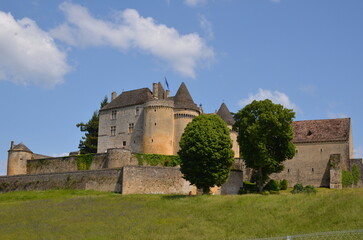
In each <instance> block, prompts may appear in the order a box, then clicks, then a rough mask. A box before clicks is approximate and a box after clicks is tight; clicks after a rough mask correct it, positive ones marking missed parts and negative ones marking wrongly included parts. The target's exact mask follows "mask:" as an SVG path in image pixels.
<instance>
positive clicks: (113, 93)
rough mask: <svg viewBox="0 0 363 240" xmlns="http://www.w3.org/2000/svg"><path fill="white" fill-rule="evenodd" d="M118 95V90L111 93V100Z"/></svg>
mask: <svg viewBox="0 0 363 240" xmlns="http://www.w3.org/2000/svg"><path fill="white" fill-rule="evenodd" d="M116 97H117V93H116V92H112V93H111V101H113V100H115V98H116Z"/></svg>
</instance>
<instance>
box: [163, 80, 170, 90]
mask: <svg viewBox="0 0 363 240" xmlns="http://www.w3.org/2000/svg"><path fill="white" fill-rule="evenodd" d="M164 78H165V85H166V87H167V88H168V90H170V89H169V83H168V80H167V79H166V77H164Z"/></svg>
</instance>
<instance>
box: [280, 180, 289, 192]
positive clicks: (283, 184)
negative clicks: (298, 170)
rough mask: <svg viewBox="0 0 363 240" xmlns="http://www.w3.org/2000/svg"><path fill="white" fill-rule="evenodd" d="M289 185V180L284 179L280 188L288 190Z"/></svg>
mask: <svg viewBox="0 0 363 240" xmlns="http://www.w3.org/2000/svg"><path fill="white" fill-rule="evenodd" d="M288 186H289V182H288V181H287V180H286V179H282V180H281V181H280V189H281V190H286V189H287V187H288Z"/></svg>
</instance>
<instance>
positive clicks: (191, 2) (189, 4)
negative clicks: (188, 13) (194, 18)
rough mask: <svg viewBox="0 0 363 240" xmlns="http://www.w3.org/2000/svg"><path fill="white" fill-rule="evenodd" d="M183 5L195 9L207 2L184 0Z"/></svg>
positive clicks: (205, 0)
mask: <svg viewBox="0 0 363 240" xmlns="http://www.w3.org/2000/svg"><path fill="white" fill-rule="evenodd" d="M184 3H185V4H186V5H187V6H189V7H196V6H198V5H202V4H206V3H207V0H184Z"/></svg>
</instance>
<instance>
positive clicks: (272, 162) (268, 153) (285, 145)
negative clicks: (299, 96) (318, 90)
mask: <svg viewBox="0 0 363 240" xmlns="http://www.w3.org/2000/svg"><path fill="white" fill-rule="evenodd" d="M294 117H295V113H294V111H293V110H291V109H287V108H284V107H283V106H282V105H280V104H274V103H273V102H272V101H271V100H268V99H266V100H263V101H253V102H252V103H250V104H248V105H247V106H245V107H244V108H243V109H242V110H240V111H239V112H238V113H237V114H236V115H235V120H236V122H235V124H234V128H235V129H236V130H237V131H238V137H237V141H238V144H239V146H240V154H241V156H242V158H243V159H244V161H245V164H246V167H248V168H252V169H253V170H254V173H255V180H256V182H257V185H258V187H259V191H260V192H261V191H262V188H263V185H264V183H265V182H266V180H267V179H268V176H269V175H270V174H271V173H278V172H281V171H282V170H283V168H284V166H283V162H284V161H285V160H287V159H291V158H293V157H294V155H295V146H294V144H293V143H292V139H293V129H292V121H293V119H294Z"/></svg>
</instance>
